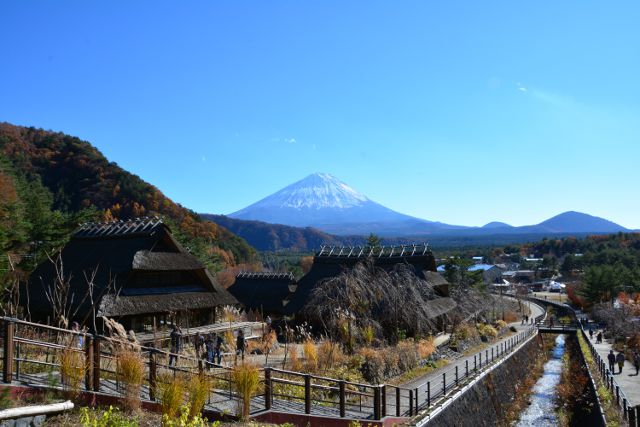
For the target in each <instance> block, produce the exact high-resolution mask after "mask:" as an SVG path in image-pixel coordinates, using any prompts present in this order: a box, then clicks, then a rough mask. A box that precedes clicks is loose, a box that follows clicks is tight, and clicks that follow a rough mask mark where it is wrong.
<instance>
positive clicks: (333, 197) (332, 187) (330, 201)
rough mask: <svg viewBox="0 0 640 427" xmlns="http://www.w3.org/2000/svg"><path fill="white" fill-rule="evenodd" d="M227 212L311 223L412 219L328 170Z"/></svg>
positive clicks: (272, 220) (243, 216)
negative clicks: (357, 189) (237, 209)
mask: <svg viewBox="0 0 640 427" xmlns="http://www.w3.org/2000/svg"><path fill="white" fill-rule="evenodd" d="M229 216H230V217H232V218H238V219H246V220H258V221H265V222H270V223H275V224H286V225H295V226H312V227H322V226H326V225H328V224H345V223H351V224H363V223H373V222H376V223H390V222H397V221H406V220H407V219H411V220H415V218H411V217H409V216H407V215H403V214H401V213H398V212H395V211H393V210H391V209H388V208H385V207H384V206H382V205H380V204H378V203H375V202H373V201H371V200H369V199H368V198H367V197H366V196H365V195H364V194H362V193H359V192H357V191H356V190H354V189H353V188H351V187H349V186H348V185H347V184H345V183H344V182H342V181H340V180H339V179H338V178H336V177H335V176H333V175H331V174H328V173H314V174H312V175H309V176H307V177H306V178H304V179H301V180H300V181H298V182H295V183H293V184H291V185H289V186H287V187H285V188H283V189H282V190H280V191H278V192H276V193H274V194H272V195H270V196H267V197H265V198H264V199H262V200H260V201H258V202H256V203H254V204H252V205H251V206H247V207H246V208H244V209H241V210H239V211H237V212H234V213H232V214H230V215H229Z"/></svg>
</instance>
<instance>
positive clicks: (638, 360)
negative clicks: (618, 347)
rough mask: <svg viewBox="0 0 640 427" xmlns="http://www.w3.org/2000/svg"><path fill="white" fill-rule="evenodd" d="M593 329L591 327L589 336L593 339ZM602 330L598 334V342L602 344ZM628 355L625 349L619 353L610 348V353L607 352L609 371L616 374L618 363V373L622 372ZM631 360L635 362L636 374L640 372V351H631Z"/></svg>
mask: <svg viewBox="0 0 640 427" xmlns="http://www.w3.org/2000/svg"><path fill="white" fill-rule="evenodd" d="M593 335H594V332H593V329H589V338H590V339H591V340H592V341H593ZM602 338H603V336H602V331H598V333H597V334H596V344H602ZM626 359H627V357H626V356H625V354H624V351H619V352H618V354H615V352H614V351H613V349H611V350H609V354H607V361H608V362H609V371H610V372H611V374H613V375H615V373H616V365H618V374H621V373H622V368H623V367H624V361H625V360H626ZM631 362H632V363H633V367H634V368H636V375H638V373H639V372H640V353H639V352H638V351H637V350H633V352H632V353H631Z"/></svg>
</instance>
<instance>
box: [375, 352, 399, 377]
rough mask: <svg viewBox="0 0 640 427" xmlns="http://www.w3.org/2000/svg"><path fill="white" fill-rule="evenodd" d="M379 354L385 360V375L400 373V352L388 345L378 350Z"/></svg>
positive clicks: (390, 375)
mask: <svg viewBox="0 0 640 427" xmlns="http://www.w3.org/2000/svg"><path fill="white" fill-rule="evenodd" d="M378 354H379V355H380V357H381V358H382V360H383V361H384V365H383V366H384V376H385V377H392V376H395V375H398V373H399V372H400V355H399V354H398V352H397V351H394V350H393V349H392V348H390V347H388V348H385V349H381V351H378Z"/></svg>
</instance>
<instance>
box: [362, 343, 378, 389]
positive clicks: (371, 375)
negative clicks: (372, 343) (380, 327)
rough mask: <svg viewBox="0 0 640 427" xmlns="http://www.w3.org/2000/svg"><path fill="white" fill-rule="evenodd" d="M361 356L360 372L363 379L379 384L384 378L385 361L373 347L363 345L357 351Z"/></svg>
mask: <svg viewBox="0 0 640 427" xmlns="http://www.w3.org/2000/svg"><path fill="white" fill-rule="evenodd" d="M358 354H359V355H360V356H361V357H362V364H361V366H360V372H362V376H363V378H364V379H365V380H367V381H368V382H370V383H372V384H379V383H381V382H382V379H383V378H384V371H385V363H384V358H383V357H382V356H381V354H380V353H379V352H378V351H376V350H375V349H373V348H370V347H365V348H362V349H360V351H359V353H358Z"/></svg>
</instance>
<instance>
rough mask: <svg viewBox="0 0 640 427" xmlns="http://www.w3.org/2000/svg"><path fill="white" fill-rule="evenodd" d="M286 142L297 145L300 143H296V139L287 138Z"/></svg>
mask: <svg viewBox="0 0 640 427" xmlns="http://www.w3.org/2000/svg"><path fill="white" fill-rule="evenodd" d="M284 142H286V143H287V144H295V143H296V142H298V141H296V139H295V138H285V139H284Z"/></svg>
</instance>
